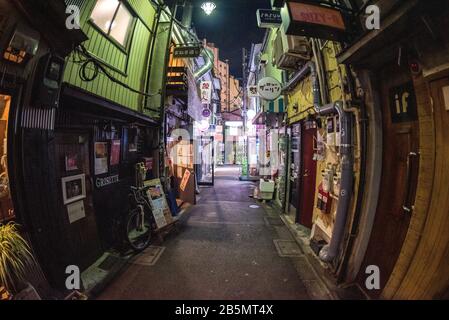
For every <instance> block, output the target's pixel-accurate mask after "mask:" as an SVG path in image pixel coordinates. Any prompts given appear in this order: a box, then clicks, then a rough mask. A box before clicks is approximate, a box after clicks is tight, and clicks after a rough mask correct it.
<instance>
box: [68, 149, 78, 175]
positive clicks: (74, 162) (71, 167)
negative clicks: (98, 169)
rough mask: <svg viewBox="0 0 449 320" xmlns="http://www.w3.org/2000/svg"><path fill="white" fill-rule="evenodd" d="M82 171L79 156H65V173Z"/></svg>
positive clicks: (71, 154)
mask: <svg viewBox="0 0 449 320" xmlns="http://www.w3.org/2000/svg"><path fill="white" fill-rule="evenodd" d="M79 169H80V165H79V160H78V155H77V154H73V153H70V154H67V155H66V156H65V171H67V172H70V171H76V170H79Z"/></svg>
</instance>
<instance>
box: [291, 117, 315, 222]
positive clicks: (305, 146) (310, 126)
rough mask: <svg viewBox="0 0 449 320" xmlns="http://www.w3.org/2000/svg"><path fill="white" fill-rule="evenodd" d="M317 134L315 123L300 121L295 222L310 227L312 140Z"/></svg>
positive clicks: (312, 189) (313, 194) (313, 169)
mask: <svg viewBox="0 0 449 320" xmlns="http://www.w3.org/2000/svg"><path fill="white" fill-rule="evenodd" d="M316 135H317V128H316V124H315V122H313V121H305V122H302V123H301V156H300V158H301V160H300V168H301V169H300V170H301V171H300V177H299V181H298V182H299V187H298V191H299V205H298V211H297V215H296V222H297V223H299V224H301V225H303V226H305V227H307V228H309V229H310V228H312V224H313V206H314V203H315V187H316V170H317V165H316V161H315V160H314V159H313V154H314V144H315V143H314V142H315V139H316Z"/></svg>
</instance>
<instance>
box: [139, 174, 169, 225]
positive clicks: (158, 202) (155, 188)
mask: <svg viewBox="0 0 449 320" xmlns="http://www.w3.org/2000/svg"><path fill="white" fill-rule="evenodd" d="M144 184H145V186H146V187H150V188H149V189H148V194H147V195H148V199H149V200H150V203H151V209H152V211H153V216H154V220H155V221H156V225H157V227H158V229H160V228H163V227H165V226H167V225H168V224H171V223H172V222H173V217H172V214H171V211H170V207H169V206H168V203H167V197H166V196H165V193H164V188H163V187H162V183H161V180H160V179H154V180H148V181H145V183H144Z"/></svg>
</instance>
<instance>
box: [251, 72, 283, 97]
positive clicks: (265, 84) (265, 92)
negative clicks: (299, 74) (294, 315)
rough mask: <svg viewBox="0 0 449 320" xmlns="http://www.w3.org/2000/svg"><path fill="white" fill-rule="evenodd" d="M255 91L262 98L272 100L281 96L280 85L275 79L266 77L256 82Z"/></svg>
mask: <svg viewBox="0 0 449 320" xmlns="http://www.w3.org/2000/svg"><path fill="white" fill-rule="evenodd" d="M257 91H258V92H259V95H260V97H262V99H265V100H268V101H273V100H276V99H277V98H279V97H280V96H281V93H282V85H281V83H280V82H279V81H277V80H276V79H274V78H271V77H266V78H263V79H261V80H260V81H259V83H258V84H257Z"/></svg>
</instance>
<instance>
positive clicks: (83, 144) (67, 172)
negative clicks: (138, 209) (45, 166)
mask: <svg viewBox="0 0 449 320" xmlns="http://www.w3.org/2000/svg"><path fill="white" fill-rule="evenodd" d="M55 139H56V140H55V142H56V164H57V165H56V166H57V168H56V172H57V177H58V184H59V185H61V189H63V188H64V183H63V182H62V181H63V179H66V178H70V177H75V176H79V175H84V176H85V188H86V196H85V198H84V199H81V200H78V201H74V202H72V203H67V204H64V196H63V192H62V190H61V197H60V199H61V201H60V208H61V210H60V212H61V214H63V215H65V218H64V221H66V223H65V225H64V229H65V232H66V235H67V238H68V242H69V243H68V246H69V247H68V248H67V250H66V252H67V259H66V261H70V263H71V264H73V265H77V266H79V267H80V269H81V270H85V269H86V268H87V267H89V266H90V265H91V264H93V263H94V262H95V261H96V260H97V259H98V258H99V257H100V256H101V254H102V250H101V244H100V238H99V235H98V230H97V221H96V217H95V210H94V205H93V184H92V181H93V179H92V176H91V172H92V170H91V161H90V159H91V157H90V152H89V151H90V141H89V135H88V134H85V133H71V132H70V133H65V132H64V133H56V137H55ZM76 204H78V205H82V206H84V210H82V211H84V214H83V215H84V217H82V218H79V217H78V218H76V213H75V216H74V215H73V214H74V211H73V209H72V208H73V207H71V206H74V205H76ZM69 210H70V211H69ZM80 211H81V210H80ZM71 220H72V221H71Z"/></svg>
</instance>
